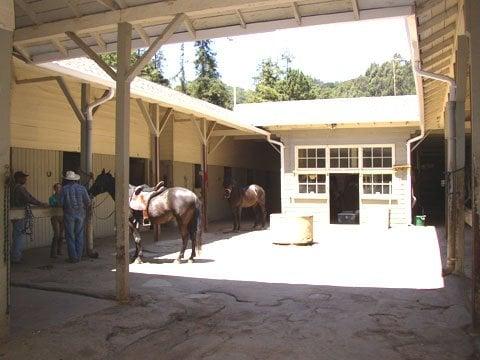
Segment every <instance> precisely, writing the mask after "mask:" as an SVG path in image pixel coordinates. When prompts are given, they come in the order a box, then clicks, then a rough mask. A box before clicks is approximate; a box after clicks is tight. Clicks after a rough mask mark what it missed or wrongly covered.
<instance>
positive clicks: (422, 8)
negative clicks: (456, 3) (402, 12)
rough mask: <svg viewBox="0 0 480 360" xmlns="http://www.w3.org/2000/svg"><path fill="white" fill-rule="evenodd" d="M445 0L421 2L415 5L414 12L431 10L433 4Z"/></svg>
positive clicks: (419, 12)
mask: <svg viewBox="0 0 480 360" xmlns="http://www.w3.org/2000/svg"><path fill="white" fill-rule="evenodd" d="M444 2H445V0H427V1H425V2H424V3H422V4H419V5H417V8H416V12H417V14H418V15H420V14H423V13H425V12H427V11H429V10H431V9H432V8H433V7H434V6H436V5H439V4H442V3H444Z"/></svg>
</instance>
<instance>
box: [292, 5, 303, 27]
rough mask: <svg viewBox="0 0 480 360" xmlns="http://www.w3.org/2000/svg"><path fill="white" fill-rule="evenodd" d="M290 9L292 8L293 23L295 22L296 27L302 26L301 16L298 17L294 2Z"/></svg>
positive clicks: (298, 12) (298, 13) (296, 6)
mask: <svg viewBox="0 0 480 360" xmlns="http://www.w3.org/2000/svg"><path fill="white" fill-rule="evenodd" d="M292 8H293V16H294V17H295V21H296V22H297V25H298V26H300V25H302V16H301V15H300V10H299V9H298V4H297V3H296V2H293V4H292Z"/></svg>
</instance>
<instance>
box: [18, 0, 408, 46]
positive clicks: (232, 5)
mask: <svg viewBox="0 0 480 360" xmlns="http://www.w3.org/2000/svg"><path fill="white" fill-rule="evenodd" d="M291 3H292V0H262V1H260V0H209V1H191V0H176V1H162V2H158V1H156V2H152V3H149V4H144V5H137V6H131V7H129V8H127V9H123V10H116V11H108V12H105V13H98V14H91V15H84V16H82V17H81V18H79V19H65V20H59V21H54V22H49V23H45V24H42V25H39V26H27V27H24V28H20V29H17V30H15V32H14V42H15V44H19V43H28V44H31V43H34V42H38V41H44V40H46V39H48V38H49V37H52V36H59V35H62V34H63V33H64V32H65V30H66V29H67V30H68V31H72V32H75V33H78V34H85V33H91V32H104V31H112V30H113V29H114V28H115V24H117V23H118V22H120V21H125V22H129V23H132V24H137V23H145V22H151V21H152V20H155V21H158V22H159V23H161V22H163V21H168V19H171V17H172V16H174V15H175V14H178V13H186V14H188V15H189V16H193V17H195V18H197V17H203V16H214V15H216V14H217V13H220V12H222V13H223V12H227V13H228V12H232V13H234V12H235V10H236V9H245V10H247V9H249V8H252V7H255V6H274V7H277V6H280V5H281V4H290V5H291ZM360 12H361V18H362V19H364V20H368V19H378V18H384V17H394V16H407V15H412V14H413V7H412V6H394V7H386V8H377V9H369V10H361V11H360ZM351 20H352V15H351V13H350V12H346V13H339V14H326V15H323V14H322V15H314V16H309V17H304V18H303V23H304V25H321V24H331V23H334V22H346V21H351ZM290 27H293V24H291V22H290V21H287V22H286V21H285V20H278V21H276V20H275V21H271V22H264V23H256V26H255V27H254V28H252V29H251V31H250V32H242V33H243V34H246V33H253V32H258V31H268V30H272V29H275V28H290ZM248 28H250V24H249V26H248ZM239 34H240V33H239V31H238V29H233V28H230V27H228V28H226V29H225V30H221V31H219V30H218V29H214V30H205V31H202V32H201V33H200V31H197V38H199V37H200V35H201V36H202V39H207V38H215V37H225V36H233V35H239ZM177 35H178V36H176V37H175V41H185V39H186V37H185V35H183V34H177Z"/></svg>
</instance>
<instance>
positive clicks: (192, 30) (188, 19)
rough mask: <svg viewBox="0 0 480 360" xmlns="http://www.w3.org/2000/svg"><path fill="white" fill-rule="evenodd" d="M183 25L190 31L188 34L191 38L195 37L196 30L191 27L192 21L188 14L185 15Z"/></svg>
mask: <svg viewBox="0 0 480 360" xmlns="http://www.w3.org/2000/svg"><path fill="white" fill-rule="evenodd" d="M185 26H186V28H187V30H188V32H189V33H190V35H192V38H193V40H195V39H196V38H197V32H196V30H195V28H194V27H193V23H192V21H191V20H190V18H189V17H188V16H185Z"/></svg>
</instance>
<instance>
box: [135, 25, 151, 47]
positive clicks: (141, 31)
mask: <svg viewBox="0 0 480 360" xmlns="http://www.w3.org/2000/svg"><path fill="white" fill-rule="evenodd" d="M133 28H134V29H135V31H136V32H137V34H138V36H140V37H141V38H142V40H143V41H144V42H145V44H146V45H147V46H150V36H148V34H147V32H146V31H145V29H144V28H143V26H142V25H140V24H136V25H133Z"/></svg>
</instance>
